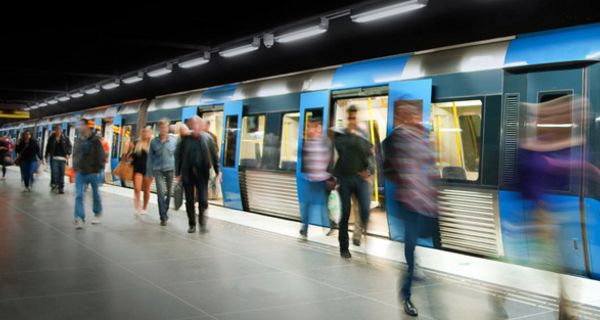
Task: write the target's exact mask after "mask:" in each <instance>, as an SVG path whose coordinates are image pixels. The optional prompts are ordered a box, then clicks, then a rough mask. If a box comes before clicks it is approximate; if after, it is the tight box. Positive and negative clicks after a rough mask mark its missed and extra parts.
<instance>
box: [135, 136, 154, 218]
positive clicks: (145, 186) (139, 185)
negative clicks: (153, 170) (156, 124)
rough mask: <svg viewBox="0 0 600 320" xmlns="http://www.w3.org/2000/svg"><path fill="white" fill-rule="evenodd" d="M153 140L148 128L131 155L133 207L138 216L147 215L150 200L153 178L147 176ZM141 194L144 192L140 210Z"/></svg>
mask: <svg viewBox="0 0 600 320" xmlns="http://www.w3.org/2000/svg"><path fill="white" fill-rule="evenodd" d="M151 139H152V129H151V128H150V127H146V128H144V129H143V130H142V134H141V136H140V139H139V140H138V141H137V142H136V143H135V145H134V147H133V152H132V153H131V164H132V165H133V206H134V208H135V212H136V213H138V214H146V213H147V208H148V201H149V200H150V185H151V184H152V176H147V175H146V171H147V164H148V150H149V149H150V140H151ZM140 192H143V197H144V198H143V202H142V206H141V208H140Z"/></svg>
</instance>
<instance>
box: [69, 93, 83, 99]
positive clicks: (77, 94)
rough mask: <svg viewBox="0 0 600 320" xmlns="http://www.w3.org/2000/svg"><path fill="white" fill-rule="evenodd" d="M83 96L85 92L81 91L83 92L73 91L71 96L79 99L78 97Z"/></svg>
mask: <svg viewBox="0 0 600 320" xmlns="http://www.w3.org/2000/svg"><path fill="white" fill-rule="evenodd" d="M81 97H83V93H81V92H73V93H71V98H75V99H77V98H81Z"/></svg>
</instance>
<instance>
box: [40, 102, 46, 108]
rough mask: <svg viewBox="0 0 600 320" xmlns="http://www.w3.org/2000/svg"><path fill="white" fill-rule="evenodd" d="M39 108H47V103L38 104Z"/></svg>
mask: <svg viewBox="0 0 600 320" xmlns="http://www.w3.org/2000/svg"><path fill="white" fill-rule="evenodd" d="M39 106H40V107H47V106H48V104H47V103H45V102H42V103H40V104H39Z"/></svg>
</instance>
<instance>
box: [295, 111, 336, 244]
mask: <svg viewBox="0 0 600 320" xmlns="http://www.w3.org/2000/svg"><path fill="white" fill-rule="evenodd" d="M306 136H307V139H306V140H305V142H304V146H303V147H302V172H303V173H304V174H303V178H304V179H305V180H306V183H307V185H308V190H307V194H305V195H303V196H304V199H305V201H303V203H301V207H302V211H301V220H302V228H301V229H300V235H301V236H302V237H303V238H306V237H307V236H308V223H309V221H310V216H311V214H316V215H317V216H318V217H319V218H323V217H328V214H327V186H326V182H327V180H329V179H331V174H330V173H329V172H328V171H327V169H328V167H329V161H330V160H331V145H330V144H329V141H328V140H327V138H326V137H324V136H323V123H322V119H321V118H317V117H314V118H311V119H310V120H309V122H308V125H307V132H306Z"/></svg>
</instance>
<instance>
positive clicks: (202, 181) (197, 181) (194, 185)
mask: <svg viewBox="0 0 600 320" xmlns="http://www.w3.org/2000/svg"><path fill="white" fill-rule="evenodd" d="M183 189H184V190H185V210H186V211H187V216H188V222H189V225H190V227H194V226H196V208H195V205H196V201H198V212H199V217H198V220H199V224H200V225H201V226H204V225H205V223H204V221H205V217H204V213H205V211H206V209H207V208H208V176H206V177H203V176H193V175H189V176H188V177H187V179H185V180H184V181H183Z"/></svg>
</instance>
